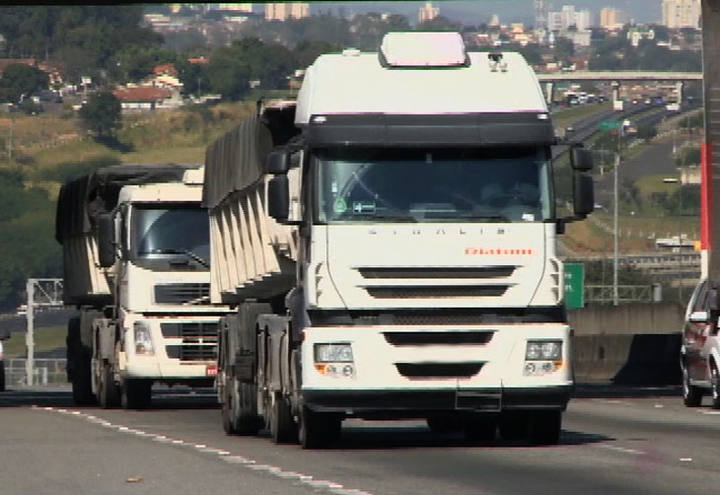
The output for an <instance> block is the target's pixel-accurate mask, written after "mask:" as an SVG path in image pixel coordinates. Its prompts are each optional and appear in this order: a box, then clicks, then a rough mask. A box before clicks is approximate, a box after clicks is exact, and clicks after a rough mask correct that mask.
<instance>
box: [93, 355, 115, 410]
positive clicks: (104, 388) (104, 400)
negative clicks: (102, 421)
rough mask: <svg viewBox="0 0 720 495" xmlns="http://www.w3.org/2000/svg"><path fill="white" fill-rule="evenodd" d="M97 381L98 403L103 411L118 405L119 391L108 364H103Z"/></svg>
mask: <svg viewBox="0 0 720 495" xmlns="http://www.w3.org/2000/svg"><path fill="white" fill-rule="evenodd" d="M99 375H100V376H99V377H98V380H97V386H98V402H99V403H100V407H102V408H103V409H109V408H111V407H117V406H118V405H119V404H120V390H119V388H118V386H117V385H116V384H115V379H114V377H113V372H112V367H111V366H110V364H109V363H103V364H102V368H101V369H100V370H99Z"/></svg>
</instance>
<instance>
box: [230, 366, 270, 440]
mask: <svg viewBox="0 0 720 495" xmlns="http://www.w3.org/2000/svg"><path fill="white" fill-rule="evenodd" d="M254 390H255V386H254V385H252V384H247V383H238V382H237V380H236V379H235V378H230V379H229V380H228V382H227V384H226V385H225V400H224V401H223V405H222V411H221V415H222V422H223V430H225V433H227V434H228V435H246V436H251V435H257V433H258V431H260V430H261V429H262V427H263V421H262V418H260V417H259V416H257V415H256V414H249V413H248V411H245V410H243V409H244V408H243V406H242V405H243V404H245V403H247V400H257V399H256V398H255V395H254ZM248 394H252V397H248Z"/></svg>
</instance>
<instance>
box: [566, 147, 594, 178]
mask: <svg viewBox="0 0 720 495" xmlns="http://www.w3.org/2000/svg"><path fill="white" fill-rule="evenodd" d="M570 166H571V167H572V169H573V170H577V171H579V172H588V171H590V170H592V168H593V158H592V153H591V152H590V150H586V149H585V148H581V147H579V146H573V147H571V148H570Z"/></svg>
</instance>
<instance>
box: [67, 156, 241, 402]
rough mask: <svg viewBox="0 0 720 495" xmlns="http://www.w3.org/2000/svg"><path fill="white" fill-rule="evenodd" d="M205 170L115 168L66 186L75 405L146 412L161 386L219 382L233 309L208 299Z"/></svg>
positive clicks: (69, 370)
mask: <svg viewBox="0 0 720 495" xmlns="http://www.w3.org/2000/svg"><path fill="white" fill-rule="evenodd" d="M202 178H203V172H202V166H201V165H192V166H190V165H182V166H181V165H156V166H153V165H114V166H108V167H105V168H101V169H99V170H97V171H95V172H93V173H91V174H89V175H85V176H83V177H80V178H78V179H76V180H73V181H70V182H67V183H66V184H64V185H63V186H62V188H61V189H60V194H59V197H58V204H57V216H56V239H57V241H58V242H59V243H60V244H62V247H63V266H64V270H63V271H64V273H63V281H64V291H63V297H64V303H65V304H66V305H71V306H75V307H77V308H78V309H79V310H80V311H79V313H80V314H79V316H77V317H74V318H72V319H71V320H70V321H69V323H68V334H67V374H68V380H69V381H70V382H71V383H72V391H73V399H74V401H75V403H76V404H79V405H83V404H92V403H95V402H96V401H97V402H99V403H100V405H102V406H103V407H113V406H116V405H120V404H121V405H122V406H123V407H126V408H128V407H133V408H134V407H145V406H147V405H149V402H150V399H151V387H152V384H153V383H154V382H162V383H166V384H170V385H173V384H186V385H191V386H213V385H214V380H215V374H216V372H217V365H216V363H217V333H218V324H219V319H220V316H222V315H223V314H227V311H228V308H227V307H222V306H218V305H212V304H211V303H210V265H209V254H210V247H209V238H208V237H209V226H208V214H207V210H205V209H203V208H202V207H201V205H200V203H201V197H202Z"/></svg>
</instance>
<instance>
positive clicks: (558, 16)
mask: <svg viewBox="0 0 720 495" xmlns="http://www.w3.org/2000/svg"><path fill="white" fill-rule="evenodd" d="M570 26H575V27H576V28H577V29H578V31H584V30H586V29H589V28H590V27H591V26H592V13H591V12H590V11H589V10H581V11H576V10H575V6H574V5H563V8H562V10H561V11H559V12H548V15H547V29H548V31H567V29H568V28H569V27H570Z"/></svg>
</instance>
